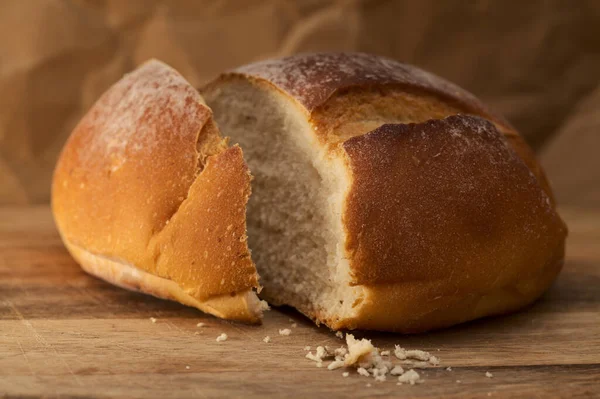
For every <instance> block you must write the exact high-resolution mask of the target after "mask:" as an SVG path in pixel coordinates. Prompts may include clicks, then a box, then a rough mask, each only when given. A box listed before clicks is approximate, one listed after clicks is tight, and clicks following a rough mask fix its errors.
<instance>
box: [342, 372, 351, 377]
mask: <svg viewBox="0 0 600 399" xmlns="http://www.w3.org/2000/svg"><path fill="white" fill-rule="evenodd" d="M349 375H350V373H349V372H347V371H344V372H343V373H342V377H348V376H349Z"/></svg>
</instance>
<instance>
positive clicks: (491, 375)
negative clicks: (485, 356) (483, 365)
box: [485, 371, 494, 378]
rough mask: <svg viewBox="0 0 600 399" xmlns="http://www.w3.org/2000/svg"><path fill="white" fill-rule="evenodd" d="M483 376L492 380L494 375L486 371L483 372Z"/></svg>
mask: <svg viewBox="0 0 600 399" xmlns="http://www.w3.org/2000/svg"><path fill="white" fill-rule="evenodd" d="M485 376H486V377H487V378H492V377H493V376H494V375H493V374H492V373H490V372H489V371H486V372H485Z"/></svg>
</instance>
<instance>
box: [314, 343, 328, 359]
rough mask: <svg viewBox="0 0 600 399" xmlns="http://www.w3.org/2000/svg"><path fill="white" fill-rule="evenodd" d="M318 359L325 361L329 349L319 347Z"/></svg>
mask: <svg viewBox="0 0 600 399" xmlns="http://www.w3.org/2000/svg"><path fill="white" fill-rule="evenodd" d="M316 355H317V357H318V358H319V359H323V358H324V357H327V349H325V348H324V347H322V346H317V353H316Z"/></svg>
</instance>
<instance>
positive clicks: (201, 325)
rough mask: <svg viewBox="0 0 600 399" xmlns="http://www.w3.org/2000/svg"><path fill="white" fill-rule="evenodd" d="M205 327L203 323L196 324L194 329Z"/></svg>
mask: <svg viewBox="0 0 600 399" xmlns="http://www.w3.org/2000/svg"><path fill="white" fill-rule="evenodd" d="M205 325H206V324H204V323H202V322H200V323H198V324H196V327H204V326H205Z"/></svg>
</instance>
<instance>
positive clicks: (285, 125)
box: [204, 80, 363, 325]
mask: <svg viewBox="0 0 600 399" xmlns="http://www.w3.org/2000/svg"><path fill="white" fill-rule="evenodd" d="M204 95H205V99H206V101H207V103H208V105H209V106H210V107H211V108H212V110H213V113H214V116H215V119H216V121H217V124H218V126H219V128H220V129H221V131H222V132H223V134H224V135H227V136H229V137H231V139H232V141H233V142H236V143H239V144H240V146H241V147H242V148H244V157H245V159H246V161H247V162H248V165H249V167H250V170H251V171H252V175H253V176H254V180H253V182H252V195H251V197H250V201H249V203H248V209H247V223H248V241H249V247H250V249H251V251H252V259H253V260H254V262H255V264H256V266H257V269H258V273H259V275H260V276H261V280H260V282H261V285H262V286H263V287H264V290H263V292H262V293H261V295H262V296H263V297H265V298H266V299H267V300H268V301H270V302H271V303H273V304H277V305H281V304H286V305H291V306H294V307H296V308H297V309H299V310H300V311H301V312H303V313H305V314H306V315H308V316H309V317H312V318H314V319H320V320H321V321H323V320H325V321H327V324H330V325H331V324H335V321H336V319H338V318H344V319H346V318H352V317H353V315H354V312H355V311H356V306H357V305H358V304H359V303H360V301H361V300H362V295H363V292H362V288H357V287H351V286H350V284H349V282H350V273H349V267H348V264H347V262H346V261H345V259H344V256H343V245H344V233H343V229H342V218H341V214H342V209H343V198H344V194H345V192H346V189H347V187H348V186H349V176H347V171H346V169H345V167H344V166H343V164H342V161H341V160H339V159H334V158H331V157H329V156H327V155H326V154H325V151H324V150H323V149H322V147H321V146H318V145H317V143H316V141H315V139H314V134H313V133H312V131H311V129H312V127H311V125H310V124H309V123H308V121H307V117H306V114H304V113H303V111H302V109H301V108H300V107H299V106H298V105H297V104H296V103H294V102H293V100H290V99H288V98H286V97H285V96H282V95H280V94H279V93H278V92H276V91H274V90H269V89H267V88H264V87H260V84H255V83H249V82H245V81H241V80H239V81H238V80H235V81H231V82H228V83H227V84H225V85H223V86H221V87H219V88H217V89H214V90H207V92H205V93H204Z"/></svg>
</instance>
